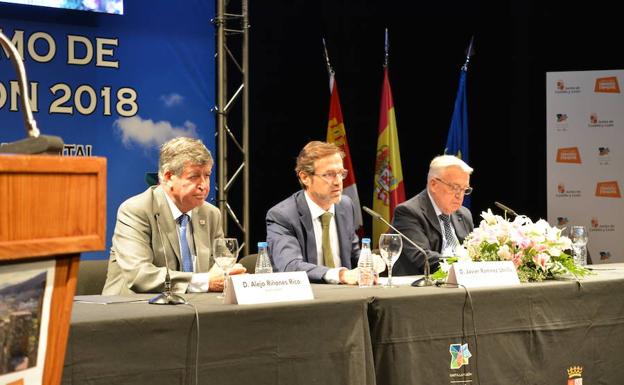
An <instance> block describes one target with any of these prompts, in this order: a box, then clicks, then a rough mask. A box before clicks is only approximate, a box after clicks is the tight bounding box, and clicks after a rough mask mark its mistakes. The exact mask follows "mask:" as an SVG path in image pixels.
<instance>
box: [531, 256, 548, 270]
mask: <svg viewBox="0 0 624 385" xmlns="http://www.w3.org/2000/svg"><path fill="white" fill-rule="evenodd" d="M548 261H550V255H548V254H546V253H537V254H535V256H533V262H535V265H536V266H537V267H540V268H542V269H543V270H546V263H547V262H548Z"/></svg>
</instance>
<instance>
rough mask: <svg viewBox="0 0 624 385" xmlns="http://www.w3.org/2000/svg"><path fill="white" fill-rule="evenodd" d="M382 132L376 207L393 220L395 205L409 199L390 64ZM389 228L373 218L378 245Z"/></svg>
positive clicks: (384, 90)
mask: <svg viewBox="0 0 624 385" xmlns="http://www.w3.org/2000/svg"><path fill="white" fill-rule="evenodd" d="M378 135H379V136H378V139H377V156H376V159H375V186H374V191H373V210H374V211H376V212H378V213H379V214H381V215H382V216H383V217H384V218H385V219H386V220H387V221H388V222H392V216H393V214H394V208H395V207H396V206H397V205H398V204H399V203H401V202H403V201H404V200H405V189H404V187H403V171H402V169H401V155H400V150H399V136H398V132H397V124H396V118H395V116H394V102H393V100H392V90H391V89H390V81H389V79H388V66H387V65H386V66H384V81H383V87H382V90H381V110H380V112H379V134H378ZM387 231H388V226H386V225H385V224H383V223H382V222H381V221H373V243H374V245H377V243H378V241H379V235H381V234H383V233H385V232H387Z"/></svg>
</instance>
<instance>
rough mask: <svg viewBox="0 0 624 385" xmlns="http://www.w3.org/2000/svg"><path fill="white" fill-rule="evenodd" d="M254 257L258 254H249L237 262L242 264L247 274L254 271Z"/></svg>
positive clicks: (256, 257)
mask: <svg viewBox="0 0 624 385" xmlns="http://www.w3.org/2000/svg"><path fill="white" fill-rule="evenodd" d="M256 259H258V254H249V255H246V256H244V257H243V258H241V259H240V260H239V261H238V263H240V264H241V265H243V267H245V269H247V272H248V273H249V274H254V273H255V272H256Z"/></svg>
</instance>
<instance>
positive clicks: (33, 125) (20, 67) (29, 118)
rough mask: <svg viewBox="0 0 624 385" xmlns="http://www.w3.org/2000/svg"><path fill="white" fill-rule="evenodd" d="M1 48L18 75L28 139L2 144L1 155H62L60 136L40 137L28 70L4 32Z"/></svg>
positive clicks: (0, 145)
mask: <svg viewBox="0 0 624 385" xmlns="http://www.w3.org/2000/svg"><path fill="white" fill-rule="evenodd" d="M0 46H2V47H3V48H4V49H6V50H7V52H9V58H10V59H11V63H13V67H14V68H15V72H16V73H17V83H18V85H19V91H20V95H19V96H20V104H21V109H22V115H23V117H24V124H25V126H26V134H27V135H28V138H26V139H22V140H18V141H16V142H13V143H4V144H0V153H4V154H54V155H60V154H61V151H63V147H64V143H63V139H61V138H60V137H58V136H51V135H40V132H39V129H38V128H37V122H36V121H35V119H34V117H33V114H32V109H31V107H30V102H29V101H28V88H27V87H26V70H25V69H24V63H23V61H22V57H21V56H20V54H19V52H18V51H17V49H16V48H15V46H14V45H13V43H11V40H9V39H8V38H7V37H6V36H5V35H4V34H3V33H2V32H0Z"/></svg>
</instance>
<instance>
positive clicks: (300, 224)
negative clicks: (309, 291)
mask: <svg viewBox="0 0 624 385" xmlns="http://www.w3.org/2000/svg"><path fill="white" fill-rule="evenodd" d="M343 157H344V154H343V153H342V151H340V149H339V148H338V147H336V146H335V145H333V144H331V143H326V142H319V141H313V142H310V143H308V144H307V145H306V146H305V147H304V148H303V149H302V150H301V152H300V153H299V156H298V157H297V166H296V168H295V172H296V173H297V177H298V179H299V183H300V184H301V187H303V190H300V191H297V192H296V193H295V194H293V195H292V196H290V197H289V198H286V199H285V200H283V201H282V202H280V203H278V204H277V205H275V206H274V207H273V208H271V209H270V210H269V212H268V213H267V216H266V224H267V240H268V243H269V250H270V252H271V258H272V260H273V265H274V266H275V268H276V269H277V271H305V272H306V273H307V274H308V277H309V278H310V281H312V282H325V283H346V284H356V283H357V269H354V268H355V267H356V266H357V259H358V256H359V250H360V247H359V242H358V236H357V235H356V234H355V208H354V206H353V203H352V201H351V199H350V198H349V197H348V196H346V195H342V181H343V179H345V178H346V177H347V170H345V169H344V166H343V163H342V158H343Z"/></svg>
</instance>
